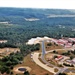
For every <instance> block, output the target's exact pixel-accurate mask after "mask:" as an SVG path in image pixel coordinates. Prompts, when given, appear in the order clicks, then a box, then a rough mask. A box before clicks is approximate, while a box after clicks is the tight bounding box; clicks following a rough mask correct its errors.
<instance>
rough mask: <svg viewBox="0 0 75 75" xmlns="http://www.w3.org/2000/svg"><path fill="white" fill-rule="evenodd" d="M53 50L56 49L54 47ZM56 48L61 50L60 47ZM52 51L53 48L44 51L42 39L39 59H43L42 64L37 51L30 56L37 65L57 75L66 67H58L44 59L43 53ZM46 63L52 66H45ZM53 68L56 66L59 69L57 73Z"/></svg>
mask: <svg viewBox="0 0 75 75" xmlns="http://www.w3.org/2000/svg"><path fill="white" fill-rule="evenodd" d="M55 50H56V49H55ZM57 50H61V49H57ZM63 50H64V49H63ZM52 51H53V50H50V51H46V50H45V45H44V41H42V57H41V59H42V61H43V62H44V63H45V64H43V63H42V62H41V61H40V60H39V59H38V57H39V53H34V54H33V56H32V58H33V60H34V62H35V63H36V64H37V65H39V66H40V67H42V68H44V69H46V70H47V71H49V72H52V73H54V75H58V74H59V73H60V72H64V71H65V70H66V69H68V68H59V67H57V66H54V65H52V64H50V63H48V62H47V61H46V60H45V58H44V55H45V54H46V53H48V52H52ZM46 64H47V65H50V66H53V68H51V67H49V66H47V65H46ZM54 68H58V69H59V71H58V72H57V73H55V72H54Z"/></svg>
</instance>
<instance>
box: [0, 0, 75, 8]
mask: <svg viewBox="0 0 75 75" xmlns="http://www.w3.org/2000/svg"><path fill="white" fill-rule="evenodd" d="M0 7H19V8H50V9H75V0H0Z"/></svg>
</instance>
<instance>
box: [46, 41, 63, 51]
mask: <svg viewBox="0 0 75 75" xmlns="http://www.w3.org/2000/svg"><path fill="white" fill-rule="evenodd" d="M47 44H48V42H45V47H46V50H47V51H49V50H53V49H62V48H63V47H62V46H60V45H55V44H54V43H52V45H51V46H47Z"/></svg>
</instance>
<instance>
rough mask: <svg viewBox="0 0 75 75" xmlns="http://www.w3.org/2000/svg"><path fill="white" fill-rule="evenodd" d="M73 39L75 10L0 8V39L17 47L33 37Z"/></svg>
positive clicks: (74, 34) (74, 35)
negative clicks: (64, 37)
mask: <svg viewBox="0 0 75 75" xmlns="http://www.w3.org/2000/svg"><path fill="white" fill-rule="evenodd" d="M61 34H63V35H64V36H66V37H75V10H65V9H63V10H61V9H30V8H0V39H7V40H8V41H9V42H10V43H14V44H16V45H19V44H21V43H25V42H26V41H28V39H30V38H33V37H43V36H49V37H54V38H60V37H61Z"/></svg>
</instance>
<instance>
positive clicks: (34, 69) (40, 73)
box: [14, 54, 53, 75]
mask: <svg viewBox="0 0 75 75" xmlns="http://www.w3.org/2000/svg"><path fill="white" fill-rule="evenodd" d="M20 66H28V67H30V68H31V72H30V75H32V74H35V75H45V74H49V75H53V74H52V73H50V72H48V71H46V70H44V69H43V68H41V67H39V66H38V65H37V64H35V62H34V61H33V60H32V59H31V58H30V54H29V55H27V56H26V57H25V58H24V62H23V63H22V64H18V65H16V66H15V67H20ZM14 75H16V73H15V72H14Z"/></svg>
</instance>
